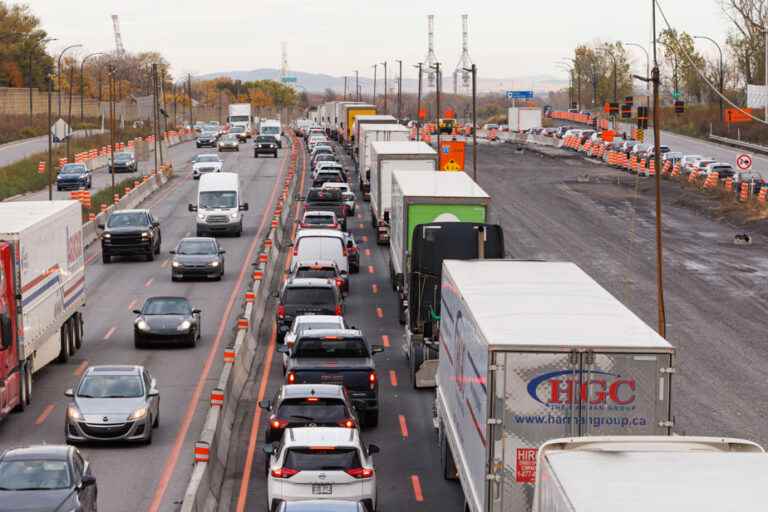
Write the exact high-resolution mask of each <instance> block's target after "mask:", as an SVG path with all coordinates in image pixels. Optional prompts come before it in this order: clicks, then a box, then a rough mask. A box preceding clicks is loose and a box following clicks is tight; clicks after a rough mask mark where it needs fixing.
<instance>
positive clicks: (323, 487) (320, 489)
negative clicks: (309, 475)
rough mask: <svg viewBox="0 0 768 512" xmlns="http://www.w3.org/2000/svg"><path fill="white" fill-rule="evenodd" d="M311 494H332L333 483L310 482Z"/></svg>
mask: <svg viewBox="0 0 768 512" xmlns="http://www.w3.org/2000/svg"><path fill="white" fill-rule="evenodd" d="M312 494H333V484H312Z"/></svg>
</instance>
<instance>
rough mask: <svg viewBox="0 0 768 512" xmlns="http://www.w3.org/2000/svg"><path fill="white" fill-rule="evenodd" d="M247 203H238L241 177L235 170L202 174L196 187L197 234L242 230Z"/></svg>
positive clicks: (194, 209)
mask: <svg viewBox="0 0 768 512" xmlns="http://www.w3.org/2000/svg"><path fill="white" fill-rule="evenodd" d="M247 209H248V203H241V197H240V177H239V176H238V175H237V174H236V173H234V172H219V173H211V174H203V175H202V176H201V177H200V184H199V185H198V187H197V204H196V205H194V204H191V203H190V205H189V211H191V212H197V219H196V222H197V236H208V235H209V234H211V235H213V234H217V233H234V234H235V236H240V234H241V233H242V232H243V214H242V213H241V212H243V211H245V210H247Z"/></svg>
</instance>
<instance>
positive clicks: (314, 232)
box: [296, 229, 344, 240]
mask: <svg viewBox="0 0 768 512" xmlns="http://www.w3.org/2000/svg"><path fill="white" fill-rule="evenodd" d="M308 237H315V238H322V237H328V238H344V234H343V233H342V232H341V231H337V230H335V229H300V230H299V231H298V232H297V233H296V240H298V239H299V238H308Z"/></svg>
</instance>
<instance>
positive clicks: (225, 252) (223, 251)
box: [219, 249, 227, 254]
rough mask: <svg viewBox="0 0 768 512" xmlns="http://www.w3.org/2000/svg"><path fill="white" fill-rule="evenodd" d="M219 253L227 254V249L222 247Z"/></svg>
mask: <svg viewBox="0 0 768 512" xmlns="http://www.w3.org/2000/svg"><path fill="white" fill-rule="evenodd" d="M219 254H227V251H225V250H224V249H221V250H220V251H219Z"/></svg>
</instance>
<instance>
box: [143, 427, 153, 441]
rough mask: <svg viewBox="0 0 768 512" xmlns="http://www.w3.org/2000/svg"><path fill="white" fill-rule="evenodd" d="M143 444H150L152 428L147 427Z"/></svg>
mask: <svg viewBox="0 0 768 512" xmlns="http://www.w3.org/2000/svg"><path fill="white" fill-rule="evenodd" d="M144 444H152V428H151V427H150V428H149V435H148V436H147V438H146V439H145V440H144Z"/></svg>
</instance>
